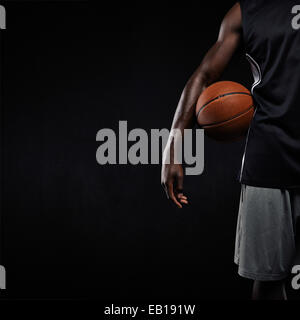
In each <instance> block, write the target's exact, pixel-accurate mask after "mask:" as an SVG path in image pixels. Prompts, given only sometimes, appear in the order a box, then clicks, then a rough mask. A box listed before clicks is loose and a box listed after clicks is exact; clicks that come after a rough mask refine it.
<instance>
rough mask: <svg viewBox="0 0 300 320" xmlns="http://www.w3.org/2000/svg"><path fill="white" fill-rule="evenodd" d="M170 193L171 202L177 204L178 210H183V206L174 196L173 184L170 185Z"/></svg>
mask: <svg viewBox="0 0 300 320" xmlns="http://www.w3.org/2000/svg"><path fill="white" fill-rule="evenodd" d="M168 193H169V196H170V198H171V200H172V201H173V202H174V203H175V204H176V206H177V207H178V208H180V209H182V205H181V204H180V203H179V202H178V201H177V199H176V197H175V195H174V189H173V183H169V184H168Z"/></svg>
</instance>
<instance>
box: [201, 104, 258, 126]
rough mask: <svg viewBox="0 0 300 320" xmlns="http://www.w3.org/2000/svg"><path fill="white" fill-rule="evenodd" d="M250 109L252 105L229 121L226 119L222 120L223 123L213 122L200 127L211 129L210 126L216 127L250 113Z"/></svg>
mask: <svg viewBox="0 0 300 320" xmlns="http://www.w3.org/2000/svg"><path fill="white" fill-rule="evenodd" d="M252 108H254V106H253V105H252V106H250V107H249V108H248V109H246V110H244V111H242V112H240V113H238V114H236V115H235V116H234V117H232V118H230V119H227V120H224V121H219V122H214V123H211V124H205V125H203V126H200V127H201V128H204V129H206V128H209V127H212V126H216V125H218V124H221V123H226V122H229V121H231V120H233V119H236V118H238V117H240V116H242V115H243V114H246V113H247V112H248V111H250V110H251V109H252Z"/></svg>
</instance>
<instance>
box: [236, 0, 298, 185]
mask: <svg viewBox="0 0 300 320" xmlns="http://www.w3.org/2000/svg"><path fill="white" fill-rule="evenodd" d="M240 4H241V10H242V20H243V35H244V44H245V49H246V52H247V59H248V60H249V62H250V63H251V68H252V71H253V76H254V84H253V86H252V95H253V98H254V103H255V106H256V111H255V113H254V116H253V119H252V122H251V126H250V128H249V132H248V136H247V140H246V146H245V152H244V156H243V160H242V167H241V172H240V181H241V183H243V184H247V185H251V186H257V187H269V188H292V187H300V0H241V1H240Z"/></svg>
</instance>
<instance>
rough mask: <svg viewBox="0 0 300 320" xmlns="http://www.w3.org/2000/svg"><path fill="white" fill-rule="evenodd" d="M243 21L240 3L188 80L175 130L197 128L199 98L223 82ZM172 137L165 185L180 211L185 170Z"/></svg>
mask: <svg viewBox="0 0 300 320" xmlns="http://www.w3.org/2000/svg"><path fill="white" fill-rule="evenodd" d="M241 39H242V17H241V10H240V5H239V4H238V3H237V4H236V5H235V6H234V7H233V8H232V9H231V10H230V11H229V12H228V13H227V15H226V16H225V18H224V20H223V22H222V24H221V28H220V32H219V37H218V40H217V42H216V43H215V44H214V45H213V46H212V48H211V49H210V50H209V51H208V52H207V54H206V55H205V57H204V59H203V61H202V62H201V64H200V66H199V67H198V68H197V69H196V71H195V72H194V74H193V75H192V76H191V78H190V79H189V80H188V82H187V84H186V86H185V88H184V90H183V92H182V95H181V98H180V101H179V103H178V106H177V109H176V112H175V115H174V119H173V123H172V129H180V131H181V132H183V130H184V129H189V128H192V127H193V126H194V125H195V121H196V119H195V108H196V103H197V100H198V97H199V96H200V94H201V93H202V92H203V90H205V89H206V88H207V87H208V86H209V85H211V84H212V83H214V82H216V81H218V80H219V78H220V76H221V75H222V73H223V71H224V70H225V68H226V67H227V65H228V63H229V62H230V60H231V58H232V56H233V54H234V52H235V51H236V50H237V48H238V47H239V46H240V44H241ZM172 139H173V138H171V137H170V139H169V143H168V145H167V147H166V150H165V153H169V154H170V160H171V161H170V164H164V165H163V166H162V173H161V182H162V185H163V187H164V189H165V191H166V194H167V197H168V199H170V200H171V201H172V202H173V203H174V204H175V205H176V206H177V207H178V208H180V209H181V208H182V207H183V205H187V204H188V198H187V197H186V196H185V195H184V194H183V177H184V175H183V168H182V165H180V164H174V161H172V160H173V158H174V141H173V140H172Z"/></svg>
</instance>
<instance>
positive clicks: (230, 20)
mask: <svg viewBox="0 0 300 320" xmlns="http://www.w3.org/2000/svg"><path fill="white" fill-rule="evenodd" d="M241 42H242V14H241V8H240V4H239V3H236V4H235V5H234V6H233V7H232V8H231V10H229V12H228V13H227V15H226V16H225V18H224V19H223V22H222V24H221V27H220V32H219V36H218V40H217V41H216V43H215V44H214V45H213V46H212V47H211V49H210V50H209V51H208V52H207V54H206V55H205V57H204V59H203V60H202V62H201V64H200V66H199V67H198V68H197V69H196V71H195V72H194V74H193V75H192V76H191V78H190V79H189V80H188V82H187V84H186V86H185V88H184V90H183V92H182V95H181V98H180V101H179V103H178V106H177V109H176V112H175V115H174V119H173V123H172V128H171V129H179V130H180V131H181V133H182V134H183V131H184V129H190V128H192V127H193V126H194V125H195V123H196V117H195V108H196V103H197V100H198V97H199V96H200V95H201V93H202V92H203V91H204V90H205V89H206V88H207V87H208V86H210V85H211V84H213V83H214V82H216V81H218V80H219V79H220V77H221V75H222V73H223V71H224V70H225V68H226V67H227V66H228V64H229V62H230V60H231V58H232V56H233V54H234V53H235V52H236V50H237V49H238V48H239V46H240V45H241ZM174 143H176V141H175V142H174V137H171V136H170V138H169V141H168V144H167V147H166V149H165V151H164V155H169V156H170V164H163V166H162V172H161V183H162V186H163V188H164V189H165V191H166V194H167V197H168V199H170V200H171V201H172V202H173V203H174V204H175V205H176V206H177V207H178V208H180V209H182V208H183V206H184V205H188V198H187V196H186V195H185V194H184V193H183V180H184V174H183V167H182V165H180V164H175V163H174ZM252 299H254V300H274V299H276V300H277V299H278V300H284V299H286V294H285V286H284V281H274V282H272V281H271V282H261V281H255V282H254V286H253V293H252Z"/></svg>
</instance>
